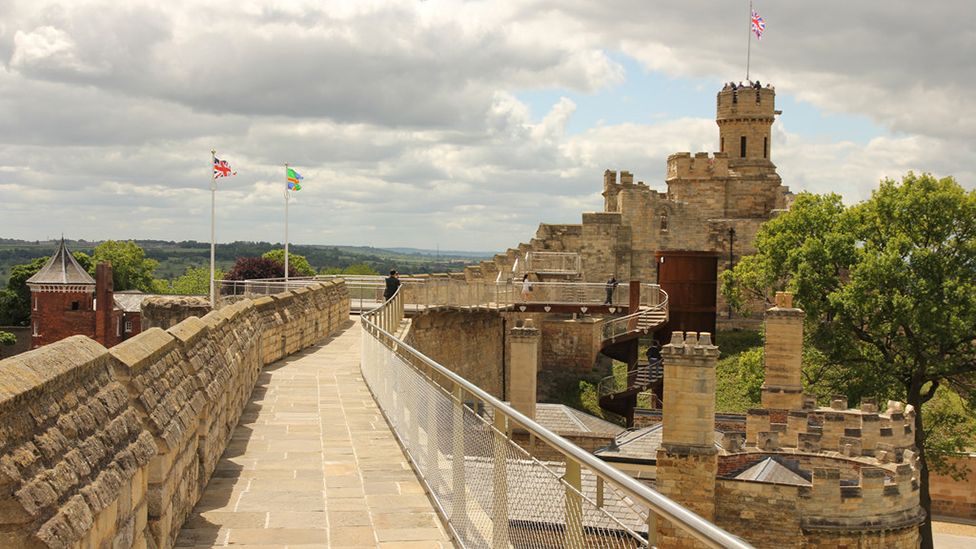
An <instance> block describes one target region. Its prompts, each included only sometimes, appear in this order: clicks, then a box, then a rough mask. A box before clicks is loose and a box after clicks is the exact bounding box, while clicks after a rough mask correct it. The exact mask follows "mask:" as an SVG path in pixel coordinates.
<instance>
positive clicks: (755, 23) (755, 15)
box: [752, 10, 766, 40]
mask: <svg viewBox="0 0 976 549" xmlns="http://www.w3.org/2000/svg"><path fill="white" fill-rule="evenodd" d="M765 30H766V20H765V19H763V18H762V17H760V16H759V12H757V11H756V10H752V32H753V34H755V35H756V38H757V39H759V40H762V35H763V31H765Z"/></svg>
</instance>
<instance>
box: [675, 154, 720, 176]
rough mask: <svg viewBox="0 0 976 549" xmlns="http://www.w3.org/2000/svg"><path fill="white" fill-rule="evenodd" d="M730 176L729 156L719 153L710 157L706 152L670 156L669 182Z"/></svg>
mask: <svg viewBox="0 0 976 549" xmlns="http://www.w3.org/2000/svg"><path fill="white" fill-rule="evenodd" d="M728 176H729V155H728V154H726V153H721V152H717V153H714V155H713V156H709V155H708V153H706V152H698V153H695V156H692V155H691V153H687V152H680V153H675V154H672V155H670V156H668V174H667V180H668V181H671V180H673V179H712V178H719V177H728Z"/></svg>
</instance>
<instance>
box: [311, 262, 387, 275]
mask: <svg viewBox="0 0 976 549" xmlns="http://www.w3.org/2000/svg"><path fill="white" fill-rule="evenodd" d="M322 274H327V275H338V274H347V275H378V274H380V273H379V272H377V271H376V269H374V268H372V267H370V266H369V265H367V264H365V263H353V264H352V265H349V266H348V267H346V268H345V269H340V268H339V267H330V268H328V269H323V270H322Z"/></svg>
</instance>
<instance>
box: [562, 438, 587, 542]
mask: <svg viewBox="0 0 976 549" xmlns="http://www.w3.org/2000/svg"><path fill="white" fill-rule="evenodd" d="M564 479H565V481H566V484H567V485H568V486H566V541H565V542H564V543H565V546H566V547H568V548H570V549H583V548H584V547H585V545H584V543H583V542H584V539H583V496H582V492H583V476H582V474H581V470H580V464H579V462H578V461H575V460H574V459H572V458H571V457H569V456H566V476H565V477H564Z"/></svg>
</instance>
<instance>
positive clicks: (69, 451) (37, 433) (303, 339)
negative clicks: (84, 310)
mask: <svg viewBox="0 0 976 549" xmlns="http://www.w3.org/2000/svg"><path fill="white" fill-rule="evenodd" d="M348 319H349V299H348V293H347V291H346V287H345V284H344V283H343V282H341V281H336V282H330V283H326V284H320V285H316V286H314V287H310V288H308V289H302V290H297V291H291V292H286V293H283V294H279V295H276V296H270V297H267V298H261V299H259V300H256V301H251V300H248V299H245V300H243V301H240V302H238V303H235V304H234V305H231V306H228V307H225V308H223V309H220V310H218V311H213V312H211V313H209V314H207V315H206V316H204V317H203V318H202V319H201V318H197V317H190V318H187V319H185V320H184V321H182V322H180V323H179V324H177V325H176V326H173V327H172V328H170V329H169V330H167V331H163V330H162V329H159V328H154V329H151V330H149V331H147V332H145V333H142V334H140V335H138V336H136V337H134V338H132V339H130V340H128V341H126V342H124V343H122V344H120V345H118V346H116V347H113V348H112V349H110V350H109V349H105V348H104V347H102V346H101V345H99V344H98V343H96V342H94V341H92V340H90V339H88V338H86V337H83V336H74V337H71V338H68V339H65V340H63V341H61V342H58V343H55V344H52V345H48V346H45V347H43V348H40V349H36V350H34V351H30V352H27V353H24V354H22V355H19V356H17V357H14V358H11V359H7V360H3V361H0V435H2V436H0V546H2V547H11V548H27V547H31V548H35V547H51V548H53V547H71V546H73V545H80V546H84V547H107V546H115V547H130V546H146V545H148V546H154V547H160V548H167V547H171V546H172V545H173V543H174V542H175V537H176V534H177V533H178V531H179V527H180V524H181V523H182V521H183V519H184V518H185V517H186V516H187V514H188V513H189V512H190V510H191V509H192V508H193V505H194V504H195V503H196V501H197V499H198V498H199V495H200V493H201V491H202V488H203V487H204V486H205V485H206V482H207V480H208V479H209V477H210V476H211V474H212V473H213V470H214V467H215V465H216V462H217V460H218V459H219V457H220V455H221V454H222V453H223V450H224V448H225V447H226V446H227V443H228V441H229V438H230V433H231V431H232V429H233V427H234V426H235V425H236V424H237V422H238V420H239V419H240V417H241V415H242V413H243V411H244V408H245V406H246V404H247V402H248V400H249V396H250V394H251V392H252V390H253V388H254V386H255V384H256V382H257V379H258V376H259V373H260V369H261V368H262V367H263V366H264V365H265V364H268V363H270V362H273V361H275V360H277V359H279V358H281V357H283V356H285V355H287V354H291V353H294V352H296V351H298V350H301V349H303V348H306V347H308V346H310V345H312V344H314V343H316V342H318V341H321V340H322V339H324V338H325V337H327V336H328V335H329V334H331V333H334V332H335V331H337V330H338V329H339V328H340V327H341V326H342V325H343V324H344V323H347V322H348ZM25 411H26V413H25Z"/></svg>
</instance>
